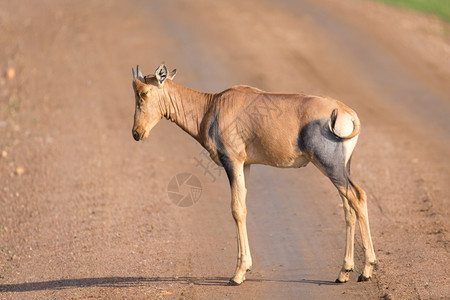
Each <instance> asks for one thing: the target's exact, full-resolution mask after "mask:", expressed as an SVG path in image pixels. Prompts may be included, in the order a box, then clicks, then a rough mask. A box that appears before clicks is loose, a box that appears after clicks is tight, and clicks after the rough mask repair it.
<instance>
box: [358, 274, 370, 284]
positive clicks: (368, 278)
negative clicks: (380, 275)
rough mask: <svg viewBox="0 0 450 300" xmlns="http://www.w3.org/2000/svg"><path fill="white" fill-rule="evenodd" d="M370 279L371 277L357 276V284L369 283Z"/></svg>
mask: <svg viewBox="0 0 450 300" xmlns="http://www.w3.org/2000/svg"><path fill="white" fill-rule="evenodd" d="M370 279H371V277H366V276H364V275H363V274H361V275H359V277H358V282H362V281H369V280H370Z"/></svg>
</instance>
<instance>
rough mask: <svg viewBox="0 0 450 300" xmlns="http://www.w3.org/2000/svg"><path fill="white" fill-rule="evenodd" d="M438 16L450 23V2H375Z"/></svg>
mask: <svg viewBox="0 0 450 300" xmlns="http://www.w3.org/2000/svg"><path fill="white" fill-rule="evenodd" d="M374 1H377V2H382V3H387V4H391V5H396V6H402V7H407V8H411V9H415V10H417V11H421V12H424V13H429V14H433V15H436V16H438V17H439V18H441V19H442V20H444V21H446V22H449V23H450V0H374Z"/></svg>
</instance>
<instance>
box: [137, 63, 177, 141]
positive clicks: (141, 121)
mask: <svg viewBox="0 0 450 300" xmlns="http://www.w3.org/2000/svg"><path fill="white" fill-rule="evenodd" d="M132 70H133V90H134V96H135V98H136V106H135V111H134V124H133V131H132V133H133V138H134V139H135V140H136V141H140V140H143V139H145V138H147V137H148V135H149V133H150V131H151V130H152V128H153V127H154V126H155V125H156V124H157V123H158V122H159V120H161V119H162V117H163V112H162V111H161V107H163V106H162V104H163V103H161V101H165V93H164V82H165V81H166V79H167V78H169V79H173V78H174V77H175V74H176V70H173V71H172V72H170V73H169V72H168V70H167V67H166V66H165V65H164V64H161V65H160V66H159V67H158V68H157V69H156V71H155V74H154V75H147V76H145V77H144V76H143V75H142V73H141V71H140V70H139V65H138V66H137V67H136V71H135V70H134V69H132Z"/></svg>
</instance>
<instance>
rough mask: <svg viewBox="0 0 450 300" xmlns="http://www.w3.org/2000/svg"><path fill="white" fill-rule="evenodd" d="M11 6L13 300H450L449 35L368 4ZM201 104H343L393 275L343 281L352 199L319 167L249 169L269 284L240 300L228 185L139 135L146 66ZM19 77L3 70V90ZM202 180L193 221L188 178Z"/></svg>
mask: <svg viewBox="0 0 450 300" xmlns="http://www.w3.org/2000/svg"><path fill="white" fill-rule="evenodd" d="M316 2H317V1H311V0H302V1H291V0H283V1H270V0H265V1H256V0H249V1H235V0H232V1H222V2H220V3H216V2H212V1H206V0H197V1H195V2H193V1H183V0H180V1H138V0H136V1H129V2H125V1H108V2H104V1H77V2H73V1H65V0H64V1H50V0H44V1H39V2H37V1H21V2H20V3H18V2H17V1H2V2H1V3H0V32H1V34H0V70H1V71H2V72H7V70H8V69H9V68H13V69H14V70H15V74H13V75H14V76H12V75H11V73H10V76H9V77H8V76H2V77H1V79H0V152H1V157H0V183H1V185H0V205H1V206H0V207H1V208H0V298H6V299H12V298H13V299H16V298H26V299H33V298H35V299H37V298H39V299H41V298H74V299H78V298H121V299H123V298H164V299H165V298H167V299H172V298H175V299H179V298H186V299H191V298H197V299H213V298H215V299H221V298H230V299H240V298H250V299H260V298H267V299H273V298H306V299H339V298H345V299H348V298H363V299H374V298H375V299H376V298H380V297H381V298H385V299H393V298H396V299H429V298H431V299H439V298H448V297H450V288H449V287H450V282H449V278H448V268H447V265H448V263H449V261H448V259H449V246H450V244H449V228H450V227H449V225H450V224H449V220H450V218H449V217H450V216H449V208H448V204H449V198H448V195H449V192H450V187H449V184H448V183H449V182H450V164H449V163H448V157H449V155H450V134H449V132H450V125H449V124H450V123H449V122H448V114H449V113H450V97H449V95H450V85H449V84H448V82H450V42H449V35H448V32H449V25H448V24H443V23H442V22H440V21H439V20H437V19H435V18H433V17H429V16H423V15H420V14H418V13H414V12H409V11H404V10H399V9H393V8H390V7H386V6H383V5H379V4H374V3H371V2H367V1H357V0H348V1H342V3H336V1H331V0H324V1H321V2H320V3H316ZM161 61H165V62H166V63H167V65H168V66H169V67H173V68H177V69H178V75H177V77H176V80H177V81H178V82H180V83H182V84H185V85H187V86H189V87H191V88H195V89H198V90H202V91H209V92H214V91H220V90H223V89H225V88H227V87H229V86H231V85H234V84H249V85H253V86H256V87H259V88H262V89H265V90H270V91H287V92H306V93H310V94H324V95H329V96H332V97H334V98H338V99H340V100H342V101H343V102H345V103H347V104H348V105H349V106H351V107H352V108H354V109H355V110H356V111H357V112H358V114H359V116H360V118H361V120H362V124H363V129H362V133H361V136H360V139H359V144H358V147H357V150H356V152H355V157H354V159H353V170H352V172H353V177H354V178H355V179H356V181H358V182H359V183H360V184H361V185H362V187H363V188H365V190H366V191H367V193H368V195H369V213H370V217H371V227H372V234H373V240H374V244H375V250H376V254H377V258H378V267H377V269H376V270H375V273H374V278H373V279H372V280H371V281H370V282H365V283H357V282H356V279H357V277H358V271H359V270H360V268H362V263H361V258H362V251H361V243H360V239H359V236H358V238H357V245H356V257H357V258H356V263H357V267H358V269H357V270H355V272H354V273H355V274H352V276H351V281H350V282H348V283H347V284H342V285H338V284H334V279H335V278H336V276H337V274H338V271H339V269H340V266H341V261H342V255H343V251H344V235H345V232H344V220H343V211H342V205H341V204H340V200H339V197H338V195H337V192H336V191H335V190H334V188H333V187H332V185H331V183H329V182H328V180H327V179H326V178H324V177H323V175H321V174H320V172H319V171H317V170H316V169H315V168H314V167H313V166H308V167H307V168H305V169H301V170H294V169H290V170H280V169H274V168H268V167H262V166H254V167H253V168H252V175H251V179H250V190H249V195H248V210H249V216H248V223H249V225H248V226H249V238H250V247H251V250H252V254H253V257H254V270H253V271H252V272H251V273H249V275H248V276H247V278H248V280H247V281H246V282H245V283H244V284H243V285H242V286H240V287H228V286H226V283H227V281H228V279H229V277H230V276H231V275H232V272H233V271H234V265H235V255H236V254H235V251H236V246H235V229H234V224H233V221H232V218H231V213H230V209H229V197H230V195H229V188H228V183H227V179H226V176H225V174H224V172H223V171H221V170H220V169H218V168H215V167H213V166H211V165H210V162H209V160H208V159H207V158H206V157H205V156H204V155H203V152H202V149H201V147H200V146H199V145H198V144H196V143H195V141H193V140H191V139H190V137H189V136H187V135H186V134H185V133H184V132H182V131H181V130H180V129H179V128H176V126H175V125H173V124H170V123H169V122H161V123H160V124H159V125H158V126H157V127H156V128H155V129H154V131H153V132H152V133H151V135H150V138H149V139H148V140H147V141H145V142H143V143H136V142H134V141H133V139H132V137H131V125H132V118H133V113H134V99H133V94H132V89H131V79H132V77H131V67H132V66H134V65H135V64H136V63H139V64H140V65H141V67H142V68H143V71H144V73H151V72H153V70H154V69H155V68H156V67H157V66H158V65H159V64H160V63H161ZM2 75H4V74H2ZM183 172H187V173H190V174H193V175H194V176H196V177H197V178H198V179H199V180H200V183H201V186H202V193H201V196H200V198H199V200H198V202H197V203H195V205H192V206H189V207H179V206H176V205H174V204H173V203H172V202H171V201H170V200H169V198H168V193H167V189H168V184H169V181H170V180H171V179H172V178H173V176H175V175H177V174H179V173H183Z"/></svg>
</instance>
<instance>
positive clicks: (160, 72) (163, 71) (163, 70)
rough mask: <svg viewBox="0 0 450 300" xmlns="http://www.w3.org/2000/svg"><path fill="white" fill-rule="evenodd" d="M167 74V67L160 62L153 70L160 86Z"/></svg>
mask: <svg viewBox="0 0 450 300" xmlns="http://www.w3.org/2000/svg"><path fill="white" fill-rule="evenodd" d="M168 75H169V71H167V67H166V65H165V64H161V65H160V66H159V67H158V69H156V71H155V76H156V79H157V80H158V85H159V86H161V85H163V84H164V81H166V79H167V76H168Z"/></svg>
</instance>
